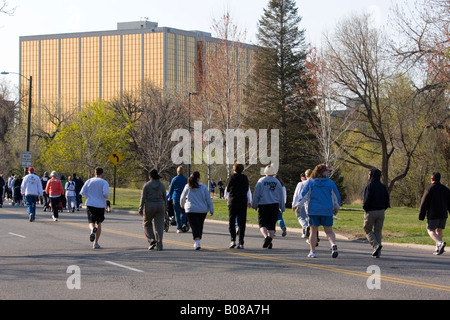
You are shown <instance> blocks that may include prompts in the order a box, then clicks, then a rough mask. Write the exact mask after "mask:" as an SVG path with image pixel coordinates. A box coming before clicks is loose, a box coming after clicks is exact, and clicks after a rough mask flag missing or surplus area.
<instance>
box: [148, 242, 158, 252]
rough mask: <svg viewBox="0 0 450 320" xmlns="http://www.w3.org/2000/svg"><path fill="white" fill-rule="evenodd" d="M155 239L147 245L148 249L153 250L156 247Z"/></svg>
mask: <svg viewBox="0 0 450 320" xmlns="http://www.w3.org/2000/svg"><path fill="white" fill-rule="evenodd" d="M156 244H157V242H156V240H153V241H152V242H150V246H149V247H148V250H153V249H154V248H155V247H156Z"/></svg>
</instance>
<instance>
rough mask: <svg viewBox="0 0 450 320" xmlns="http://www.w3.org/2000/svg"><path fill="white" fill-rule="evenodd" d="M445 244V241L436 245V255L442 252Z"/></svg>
mask: <svg viewBox="0 0 450 320" xmlns="http://www.w3.org/2000/svg"><path fill="white" fill-rule="evenodd" d="M446 244H447V243H446V242H442V243H441V245H440V246H439V247H438V250H436V251H438V253H437V254H438V255H441V254H443V253H444V248H445V245H446Z"/></svg>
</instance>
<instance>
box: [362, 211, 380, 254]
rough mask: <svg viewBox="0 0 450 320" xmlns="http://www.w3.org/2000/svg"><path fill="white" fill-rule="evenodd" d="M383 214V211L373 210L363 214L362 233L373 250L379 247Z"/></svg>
mask: <svg viewBox="0 0 450 320" xmlns="http://www.w3.org/2000/svg"><path fill="white" fill-rule="evenodd" d="M384 212H385V210H374V211H368V212H365V213H364V232H365V233H366V238H367V240H369V243H370V244H371V245H372V247H373V248H376V247H377V246H379V245H381V237H382V236H381V231H382V229H383V223H384Z"/></svg>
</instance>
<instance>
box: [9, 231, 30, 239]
mask: <svg viewBox="0 0 450 320" xmlns="http://www.w3.org/2000/svg"><path fill="white" fill-rule="evenodd" d="M8 234H10V235H12V236H15V237H19V238H24V239H25V238H26V237H25V236H22V235H20V234H17V233H12V232H8Z"/></svg>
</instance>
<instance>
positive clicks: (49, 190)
mask: <svg viewBox="0 0 450 320" xmlns="http://www.w3.org/2000/svg"><path fill="white" fill-rule="evenodd" d="M45 193H46V194H48V195H49V196H50V197H55V196H56V197H57V196H63V195H64V189H63V186H62V183H61V180H59V179H57V178H51V179H50V180H48V182H47V186H46V187H45Z"/></svg>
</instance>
